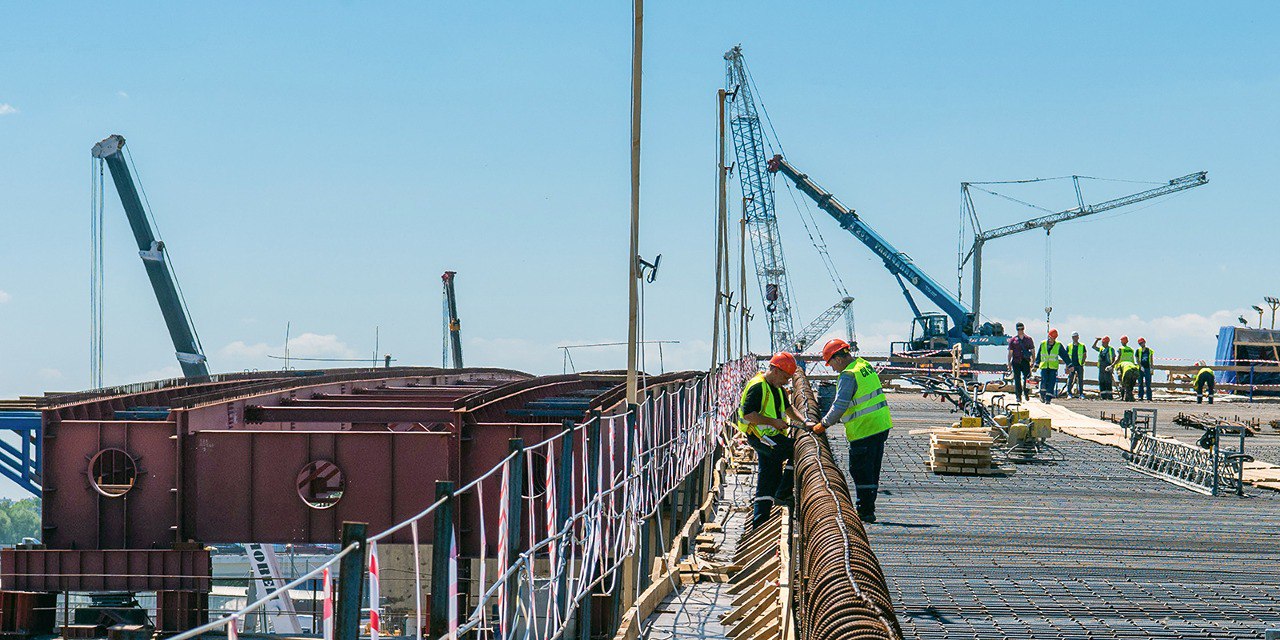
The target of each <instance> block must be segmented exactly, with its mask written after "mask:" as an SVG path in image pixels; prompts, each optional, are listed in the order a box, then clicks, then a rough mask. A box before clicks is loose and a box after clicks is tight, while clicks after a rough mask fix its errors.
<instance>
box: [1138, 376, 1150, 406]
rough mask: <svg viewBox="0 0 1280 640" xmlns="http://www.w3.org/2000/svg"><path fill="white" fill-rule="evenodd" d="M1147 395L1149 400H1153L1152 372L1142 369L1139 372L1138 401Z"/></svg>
mask: <svg viewBox="0 0 1280 640" xmlns="http://www.w3.org/2000/svg"><path fill="white" fill-rule="evenodd" d="M1144 393H1145V394H1146V398H1147V400H1150V399H1151V370H1150V369H1141V370H1139V371H1138V399H1139V400H1141V399H1142V398H1143V394H1144Z"/></svg>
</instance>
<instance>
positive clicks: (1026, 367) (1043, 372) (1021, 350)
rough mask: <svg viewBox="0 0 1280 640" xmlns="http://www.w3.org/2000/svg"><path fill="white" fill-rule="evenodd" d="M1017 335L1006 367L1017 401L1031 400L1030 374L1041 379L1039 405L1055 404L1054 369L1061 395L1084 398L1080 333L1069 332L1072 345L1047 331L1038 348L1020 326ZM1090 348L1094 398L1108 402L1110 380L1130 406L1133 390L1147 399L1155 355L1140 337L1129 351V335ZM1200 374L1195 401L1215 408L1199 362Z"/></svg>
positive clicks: (1209, 380) (1209, 372)
mask: <svg viewBox="0 0 1280 640" xmlns="http://www.w3.org/2000/svg"><path fill="white" fill-rule="evenodd" d="M1017 330H1018V334H1017V335H1016V336H1014V337H1012V338H1010V339H1009V355H1008V367H1009V373H1010V374H1012V375H1013V389H1014V397H1015V398H1016V399H1017V400H1019V401H1021V400H1030V399H1031V389H1030V385H1029V384H1028V379H1029V378H1030V377H1031V371H1032V370H1033V369H1034V370H1037V371H1038V372H1039V374H1040V400H1041V401H1042V402H1045V403H1051V402H1053V399H1054V398H1056V397H1058V390H1057V386H1058V370H1059V368H1060V367H1061V368H1065V369H1066V374H1067V385H1066V389H1065V395H1066V396H1067V397H1070V398H1083V397H1084V367H1085V360H1086V358H1087V356H1088V354H1089V348H1088V347H1085V345H1084V343H1082V342H1080V333H1079V332H1078V331H1072V332H1071V343H1070V344H1063V343H1061V342H1059V341H1058V330H1057V329H1049V337H1048V338H1047V339H1046V340H1045V341H1044V342H1041V343H1040V346H1039V348H1036V345H1035V341H1033V340H1032V339H1031V336H1028V335H1027V333H1026V327H1025V325H1023V324H1022V323H1021V322H1019V323H1018V324H1017ZM1092 348H1093V350H1094V351H1095V352H1097V356H1098V361H1097V365H1098V395H1099V396H1100V397H1101V398H1102V399H1103V400H1112V399H1113V394H1114V391H1113V389H1114V386H1113V385H1114V381H1119V383H1120V397H1121V399H1123V400H1124V401H1125V402H1133V401H1134V389H1135V388H1136V389H1137V399H1138V400H1151V377H1152V373H1153V372H1154V370H1155V352H1153V351H1152V350H1151V347H1148V346H1147V339H1146V338H1141V337H1140V338H1138V347H1137V348H1136V349H1135V348H1133V347H1131V346H1129V336H1120V347H1119V348H1115V347H1112V346H1111V336H1101V337H1096V338H1094V339H1093V345H1092ZM1196 366H1198V367H1200V370H1199V371H1197V372H1196V374H1195V378H1194V379H1193V382H1192V386H1193V388H1194V389H1195V392H1196V402H1197V403H1199V402H1202V401H1203V398H1204V397H1205V396H1206V395H1207V396H1208V398H1209V404H1213V382H1214V378H1213V369H1211V368H1209V367H1208V366H1207V365H1206V364H1205V362H1204V361H1203V360H1201V361H1199V362H1197V363H1196Z"/></svg>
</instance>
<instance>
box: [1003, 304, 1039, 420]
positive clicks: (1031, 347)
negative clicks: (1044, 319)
mask: <svg viewBox="0 0 1280 640" xmlns="http://www.w3.org/2000/svg"><path fill="white" fill-rule="evenodd" d="M1017 328H1018V335H1016V336H1014V337H1012V338H1009V355H1008V364H1009V373H1011V374H1013V399H1014V401H1015V402H1022V401H1024V400H1030V399H1031V389H1030V386H1029V385H1028V378H1030V377H1031V361H1032V360H1033V359H1034V354H1035V349H1036V343H1035V341H1033V340H1032V339H1031V336H1029V335H1027V333H1026V331H1025V329H1026V327H1024V326H1023V324H1022V323H1021V322H1019V323H1018V327H1017Z"/></svg>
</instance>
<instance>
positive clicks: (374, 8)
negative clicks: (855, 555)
mask: <svg viewBox="0 0 1280 640" xmlns="http://www.w3.org/2000/svg"><path fill="white" fill-rule="evenodd" d="M901 7H902V5H901V4H899V3H891V4H890V3H864V2H859V3H849V2H834V3H826V2H815V3H803V4H800V5H791V4H788V3H777V2H741V1H738V2H731V3H730V2H716V3H713V2H706V3H687V2H650V3H649V6H648V8H647V16H646V17H647V22H646V30H645V34H646V42H645V77H644V99H645V102H644V161H643V199H642V207H643V215H644V220H643V230H642V250H641V252H642V254H643V255H645V256H647V257H652V256H653V255H655V254H658V253H661V254H662V255H663V261H662V270H661V273H660V275H659V278H658V280H657V282H656V283H654V284H653V285H649V286H648V288H647V291H646V314H645V319H646V323H645V331H646V337H648V338H650V339H670V340H679V341H681V344H680V345H678V346H671V347H668V348H666V349H665V350H664V351H665V353H664V356H665V359H666V363H665V364H666V366H667V368H668V369H670V368H672V367H703V366H705V365H706V362H707V358H708V335H709V333H710V316H711V313H710V297H711V296H710V286H711V281H712V275H711V266H712V258H711V242H712V217H711V216H712V210H713V205H714V180H715V172H714V161H715V157H714V144H715V99H714V93H715V90H716V88H717V87H719V86H720V85H721V84H722V83H723V77H724V70H723V65H724V61H723V59H722V54H723V53H724V51H725V50H726V49H728V48H729V47H731V46H732V45H734V44H737V43H742V45H743V47H744V49H745V51H746V55H747V59H748V63H749V65H750V67H751V69H752V72H753V75H754V77H755V79H756V82H757V84H758V88H759V91H760V95H759V97H760V98H761V99H762V100H763V101H764V103H765V104H766V106H767V108H768V110H769V114H770V115H771V117H772V120H773V123H774V125H775V126H776V127H777V130H778V134H779V136H780V137H781V138H782V140H783V142H784V144H785V145H786V149H787V152H788V155H789V157H790V158H791V160H792V162H793V163H795V164H796V165H797V166H799V167H800V168H801V169H802V170H804V171H806V172H808V173H809V174H811V175H812V176H813V177H814V178H815V179H817V180H818V181H819V182H820V183H821V184H822V185H823V186H825V187H827V188H828V189H830V190H831V191H833V192H834V193H836V194H837V195H838V196H840V198H841V199H842V200H843V201H844V202H845V203H847V204H849V205H851V206H853V207H855V208H857V210H858V211H859V212H860V213H861V214H862V215H863V216H864V218H865V219H866V220H867V221H868V222H870V223H871V224H872V225H873V226H875V227H876V228H877V229H879V230H880V231H881V233H882V234H883V235H885V236H886V237H888V238H889V239H890V240H892V241H893V242H894V243H896V244H897V245H898V247H899V248H900V249H902V250H903V251H906V252H907V253H909V254H910V255H912V256H913V257H914V259H915V260H916V261H917V262H918V263H919V264H920V265H922V266H923V267H924V268H925V269H926V270H928V271H929V272H930V273H932V274H933V275H934V276H935V277H936V278H937V279H938V280H940V281H941V282H942V283H943V284H945V285H947V286H954V284H955V263H956V248H957V234H958V225H959V220H960V206H959V200H960V198H959V183H960V182H961V181H962V180H989V179H1008V178H1027V177H1036V176H1057V175H1064V174H1072V173H1078V174H1087V175H1094V176H1105V177H1116V178H1129V179H1140V180H1165V179H1168V178H1172V177H1176V176H1181V175H1183V174H1186V173H1190V172H1192V171H1196V170H1202V169H1203V170H1208V171H1209V174H1210V178H1211V182H1210V184H1209V185H1207V186H1205V187H1202V188H1199V189H1196V190H1193V191H1190V192H1187V193H1185V194H1183V195H1181V196H1178V197H1174V198H1171V199H1169V200H1167V201H1163V202H1161V203H1160V204H1158V205H1157V206H1155V207H1150V208H1145V209H1142V210H1140V211H1134V212H1132V213H1130V214H1128V215H1122V216H1113V215H1108V216H1105V217H1103V216H1099V217H1098V219H1092V220H1089V221H1085V222H1080V223H1076V224H1071V225H1064V226H1061V227H1059V228H1058V229H1056V230H1055V231H1054V236H1053V237H1054V243H1053V253H1052V255H1053V263H1052V264H1053V268H1054V276H1053V280H1052V296H1053V300H1052V302H1053V305H1054V307H1055V308H1056V309H1057V310H1058V311H1057V312H1056V313H1055V318H1056V320H1057V322H1056V324H1058V325H1059V326H1060V327H1061V328H1062V329H1063V330H1064V332H1066V331H1069V330H1070V329H1073V328H1074V329H1079V330H1080V331H1081V332H1082V333H1085V334H1086V336H1090V337H1091V336H1092V335H1096V334H1100V333H1102V332H1111V333H1112V334H1113V335H1116V334H1118V333H1120V332H1124V331H1127V332H1128V333H1130V335H1134V336H1136V335H1137V334H1142V333H1145V334H1146V335H1147V337H1148V338H1150V339H1151V340H1152V343H1153V344H1152V346H1153V347H1154V348H1155V349H1156V350H1157V353H1158V354H1159V355H1165V356H1171V357H1172V356H1178V357H1188V358H1196V357H1207V356H1211V354H1212V345H1213V343H1214V337H1213V334H1214V332H1215V329H1216V326H1217V325H1218V324H1221V323H1227V324H1231V323H1234V322H1235V318H1236V316H1237V315H1238V314H1239V313H1240V310H1241V309H1244V308H1247V307H1248V306H1249V305H1250V304H1254V303H1261V298H1262V297H1263V296H1264V295H1267V294H1277V293H1280V283H1277V282H1275V277H1274V274H1275V273H1276V271H1277V267H1278V266H1280V257H1278V256H1277V254H1276V253H1275V252H1274V251H1271V245H1273V244H1274V240H1275V238H1276V230H1275V226H1274V224H1273V222H1272V220H1273V216H1274V215H1275V212H1276V210H1277V204H1280V202H1278V201H1280V196H1278V195H1277V189H1276V186H1275V185H1276V179H1275V176H1276V175H1280V156H1277V154H1276V149H1277V146H1278V144H1277V143H1280V140H1278V139H1277V138H1278V136H1277V121H1278V120H1277V117H1276V115H1277V107H1276V105H1277V104H1280V48H1277V47H1276V46H1275V35H1274V31H1275V27H1276V25H1277V24H1280V5H1276V4H1274V3H1263V2H1256V3H1248V2H1241V3H1228V4H1222V5H1216V6H1210V5H1206V4H1205V3H1202V2H1149V3H1139V2H1133V3H1113V2H1093V3H1025V2H1009V3H982V4H981V5H975V4H973V3H954V2H936V3H915V4H913V5H912V6H911V8H909V9H903V8H901ZM0 24H4V25H5V34H4V37H3V38H0V140H3V141H4V151H3V153H0V208H2V209H3V221H4V226H3V232H2V235H0V238H3V251H0V397H12V396H15V395H18V394H29V393H38V392H42V391H45V390H76V389H81V388H84V387H85V386H86V385H87V384H88V356H87V350H88V327H89V318H88V315H89V314H88V310H89V302H88V273H89V259H88V247H89V208H90V207H89V201H90V171H91V167H90V158H89V148H90V147H91V146H92V145H93V143H94V142H96V141H98V140H100V139H101V138H103V137H105V136H106V135H107V134H110V133H120V134H123V135H124V136H125V137H126V138H127V139H128V141H129V143H128V144H129V147H130V148H131V149H132V153H133V157H134V159H135V161H136V163H137V168H138V171H139V174H140V177H141V179H142V182H143V185H144V186H145V188H146V190H147V192H148V195H149V196H150V201H151V203H152V205H153V207H154V211H155V214H156V217H157V219H158V222H159V224H160V227H161V230H162V231H163V236H164V239H165V240H166V242H167V245H168V248H169V251H170V255H171V257H172V259H173V262H174V263H175V264H176V266H177V269H178V273H179V276H180V280H181V282H182V285H183V288H184V290H185V291H186V294H187V297H188V300H189V302H190V306H191V311H192V313H193V315H194V318H195V323H196V325H197V327H198V329H199V332H200V335H201V337H202V339H203V342H204V346H205V349H206V351H207V353H208V356H209V361H210V364H211V365H212V368H213V369H214V370H215V371H231V370H241V369H249V368H255V369H256V368H274V367H278V366H279V364H278V362H277V361H274V360H271V359H269V358H267V357H266V356H267V355H268V354H281V353H282V352H283V345H282V343H283V340H284V334H285V325H286V323H287V322H292V327H293V329H292V331H293V335H294V337H295V340H294V342H293V345H292V347H293V354H294V355H295V356H297V355H302V356H317V357H323V356H330V357H353V356H364V355H371V354H372V353H373V350H374V333H375V327H380V340H381V347H380V348H381V350H382V351H384V352H389V353H391V354H393V355H394V356H395V357H396V358H397V359H398V361H399V362H400V363H404V364H435V363H438V362H439V358H440V280H439V275H440V273H441V272H442V271H444V270H446V269H453V270H456V271H458V272H459V274H460V275H459V276H458V288H459V296H460V306H461V313H462V317H463V331H464V337H465V343H464V344H465V351H466V358H467V363H468V364H474V365H498V366H509V367H514V368H520V369H525V370H529V371H533V372H558V371H560V368H561V354H560V352H559V351H558V350H557V349H556V346H557V345H560V344H566V343H582V342H605V341H616V340H621V339H624V338H625V334H626V257H625V255H626V243H627V211H628V172H627V167H628V101H629V88H630V84H629V77H628V74H629V65H630V31H631V17H630V4H629V3H627V2H598V1H596V2H578V3H569V2H561V3H529V2H510V3H489V2H466V3H458V2H450V3H440V2H433V3H427V2H407V3H377V4H376V5H371V4H368V3H355V2H341V3H338V2H306V3H302V2H299V3H238V2H225V3H217V4H212V5H191V4H189V3H176V4H155V3H137V2H115V3H77V4H73V5H64V4H58V3H35V4H32V3H16V4H6V5H4V6H3V7H2V8H0ZM108 184H109V181H108ZM1131 188H1141V187H1140V186H1139V185H1130V184H1126V183H1100V184H1090V185H1088V186H1087V187H1086V189H1087V190H1086V194H1085V195H1086V197H1088V198H1090V199H1103V198H1107V197H1112V196H1114V195H1118V194H1120V193H1124V192H1126V191H1127V190H1129V189H1131ZM108 189H109V190H108V194H107V195H108V198H107V202H108V210H107V226H108V229H107V237H106V246H107V253H108V257H107V261H106V262H107V264H106V282H107V285H106V286H107V291H106V377H107V382H108V383H125V382H133V381H138V380H143V379H151V378H157V377H167V376H171V375H175V374H177V372H178V369H177V366H176V363H175V362H174V360H173V355H172V351H173V350H172V347H171V346H170V344H169V340H168V337H167V334H166V333H165V330H164V326H163V323H162V322H161V318H160V314H159V312H158V310H157V308H156V304H155V301H154V298H153V296H152V293H151V290H150V288H149V286H148V284H147V280H146V278H145V275H144V272H143V269H142V267H141V265H139V260H138V257H137V253H136V251H135V250H134V247H133V246H132V238H131V237H130V236H129V234H128V229H127V225H126V221H125V218H124V214H123V212H122V211H121V210H120V207H119V204H118V200H117V199H116V196H115V192H114V189H113V188H111V187H110V186H109V187H108ZM1011 193H1017V194H1020V195H1019V197H1026V198H1028V199H1031V200H1033V201H1035V202H1037V203H1038V204H1042V205H1044V206H1046V207H1049V208H1055V209H1059V208H1067V207H1069V206H1072V204H1073V202H1074V194H1073V192H1072V191H1071V190H1070V188H1069V187H1066V186H1063V185H1056V186H1055V185H1042V186H1041V187H1036V188H1033V189H1028V190H1022V191H1017V192H1012V191H1011ZM732 197H733V198H736V197H737V196H736V195H734V196H732ZM779 199H780V201H781V202H782V203H783V206H782V207H781V208H780V213H779V215H780V216H781V226H782V236H783V240H784V243H785V246H786V251H787V260H788V264H789V266H790V268H791V272H792V281H793V283H794V287H795V295H796V298H797V300H798V302H799V308H798V310H799V315H800V316H801V319H802V321H807V320H808V319H810V318H812V317H813V316H815V315H816V314H817V313H819V312H820V311H821V310H822V309H824V308H826V307H827V306H828V305H830V304H831V303H832V302H834V300H835V299H836V292H835V289H834V287H833V286H832V284H831V283H830V281H829V280H828V279H827V277H826V275H825V272H824V271H823V270H822V268H821V265H820V263H819V262H818V259H817V256H816V253H815V251H814V249H813V248H812V247H811V246H810V245H809V242H808V239H807V237H806V234H805V231H804V229H803V227H802V226H801V225H800V224H799V222H798V218H797V217H796V212H795V211H794V208H792V207H791V205H790V204H789V203H790V200H789V198H788V197H786V196H785V194H784V193H780V196H779ZM978 204H979V206H980V208H981V211H982V214H983V216H984V224H986V225H987V226H993V225H995V224H999V223H1004V222H1011V221H1015V220H1017V219H1019V218H1022V217H1028V216H1030V215H1033V214H1034V213H1035V212H1033V211H1031V210H1023V209H1017V208H1014V207H1012V205H1009V204H1008V203H1006V202H1004V201H1000V200H996V199H994V198H988V199H986V200H981V201H979V203H978ZM1135 209H1137V208H1136V207H1135ZM819 215H821V214H819ZM819 225H820V228H821V230H822V231H823V232H824V234H825V236H826V239H827V242H828V243H829V244H830V245H831V247H832V250H833V252H834V254H835V259H836V262H837V263H838V265H839V268H840V271H841V273H842V274H843V277H844V279H845V281H846V283H847V284H848V285H849V288H850V290H851V291H852V293H853V295H855V296H856V297H857V303H856V311H857V318H858V329H859V334H860V335H859V337H860V338H861V339H862V343H863V346H864V348H866V349H867V350H869V351H883V350H885V349H886V348H887V342H888V340H889V339H891V338H895V337H898V338H900V337H901V336H902V335H903V334H904V333H905V332H906V330H907V328H908V322H909V313H908V310H907V307H906V305H905V303H904V302H903V301H902V299H901V296H900V294H899V293H898V292H897V287H896V285H895V284H894V282H893V280H892V278H890V277H889V276H888V274H887V273H886V272H885V271H884V269H883V268H882V267H881V266H880V265H879V262H878V261H877V260H875V259H873V258H872V257H871V255H870V253H869V252H868V251H867V250H866V249H865V248H863V247H862V246H861V245H859V244H856V243H855V242H854V241H853V239H852V238H851V237H849V236H847V235H846V234H845V233H844V232H842V231H840V230H839V229H838V228H836V226H835V225H834V224H833V223H832V222H831V221H830V220H829V219H827V218H825V217H823V218H821V219H819ZM986 257H987V263H986V264H987V270H986V284H987V287H986V289H985V305H984V308H985V311H986V312H987V314H988V315H989V316H990V317H992V318H993V319H998V320H1003V321H1005V322H1006V324H1008V325H1011V324H1012V321H1013V320H1014V319H1025V320H1028V321H1030V320H1036V319H1037V318H1042V313H1041V311H1040V309H1041V308H1042V307H1043V306H1044V303H1045V287H1044V282H1045V277H1044V262H1045V243H1044V238H1043V234H1039V233H1029V234H1025V235H1023V236H1018V237H1013V238H1008V239H1005V240H1000V241H997V242H993V243H992V244H990V245H988V248H987V254H986ZM753 283H754V280H753ZM751 296H752V299H753V300H756V301H757V302H756V305H757V306H759V302H758V299H759V295H758V292H757V291H756V290H755V289H754V284H753V289H752V291H751ZM1249 315H1251V316H1252V314H1251V313H1250V314H1249ZM1253 317H1255V319H1256V316H1253ZM1034 326H1036V327H1038V328H1039V330H1038V331H1036V332H1033V333H1034V334H1035V335H1036V336H1037V339H1038V338H1039V337H1041V336H1042V335H1043V329H1042V326H1041V325H1039V324H1038V323H1037V324H1036V325H1034ZM754 335H755V336H756V337H758V338H763V336H764V335H765V329H764V327H763V325H760V324H758V325H757V326H756V327H755V330H754ZM756 347H757V349H758V350H764V349H766V348H767V345H766V344H765V342H764V341H763V340H762V339H761V340H758V341H757V342H756ZM655 355H656V353H655V352H651V357H653V356H655ZM574 359H575V362H576V363H577V365H578V366H579V367H580V368H582V367H609V368H617V367H621V366H623V364H624V363H623V360H622V351H621V350H620V349H615V350H599V351H582V352H579V353H577V354H575V357H574ZM650 364H651V365H652V364H653V363H652V362H651V363H650ZM651 368H656V367H652V366H651Z"/></svg>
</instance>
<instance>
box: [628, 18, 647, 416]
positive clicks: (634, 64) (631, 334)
mask: <svg viewBox="0 0 1280 640" xmlns="http://www.w3.org/2000/svg"><path fill="white" fill-rule="evenodd" d="M634 1H635V9H634V17H635V27H634V29H635V30H634V32H633V33H632V35H631V250H630V252H629V253H628V254H627V262H628V263H629V265H628V270H629V271H630V277H629V278H628V281H629V282H628V285H629V286H628V293H629V298H628V310H627V316H628V321H627V402H629V403H631V404H638V403H639V399H640V384H639V379H638V377H637V372H636V364H637V360H638V358H637V356H638V354H639V345H638V344H637V340H638V336H639V311H640V309H639V306H640V292H639V284H640V265H639V263H638V260H639V257H640V84H641V83H640V78H641V71H642V67H641V64H640V63H641V59H642V58H641V53H642V49H641V44H642V42H643V40H644V37H643V36H644V0H634Z"/></svg>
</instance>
